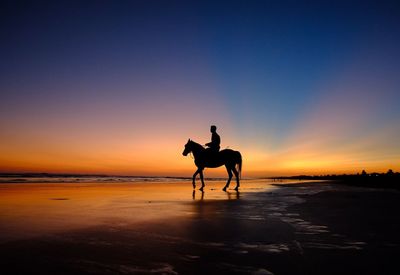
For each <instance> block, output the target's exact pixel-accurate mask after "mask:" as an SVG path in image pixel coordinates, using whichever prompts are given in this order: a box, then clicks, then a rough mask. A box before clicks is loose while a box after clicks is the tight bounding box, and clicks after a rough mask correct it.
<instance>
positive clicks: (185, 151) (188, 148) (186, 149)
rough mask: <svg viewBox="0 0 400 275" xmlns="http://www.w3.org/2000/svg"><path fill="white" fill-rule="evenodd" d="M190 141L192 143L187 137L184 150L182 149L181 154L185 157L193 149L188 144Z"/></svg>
mask: <svg viewBox="0 0 400 275" xmlns="http://www.w3.org/2000/svg"><path fill="white" fill-rule="evenodd" d="M191 143H192V141H191V140H190V138H189V139H188V142H187V143H186V145H185V150H183V153H182V155H184V156H185V157H186V156H187V155H188V154H189V153H190V152H192V150H193V148H192V146H190V145H191Z"/></svg>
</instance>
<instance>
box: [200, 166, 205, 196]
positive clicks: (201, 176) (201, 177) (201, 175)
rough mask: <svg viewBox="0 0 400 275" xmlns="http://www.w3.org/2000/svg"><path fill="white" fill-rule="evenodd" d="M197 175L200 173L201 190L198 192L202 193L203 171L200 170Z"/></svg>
mask: <svg viewBox="0 0 400 275" xmlns="http://www.w3.org/2000/svg"><path fill="white" fill-rule="evenodd" d="M199 170H200V168H199ZM199 173H200V179H201V188H200V189H199V190H200V191H203V189H204V177H203V169H201V170H200V172H199Z"/></svg>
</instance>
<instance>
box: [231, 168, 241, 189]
mask: <svg viewBox="0 0 400 275" xmlns="http://www.w3.org/2000/svg"><path fill="white" fill-rule="evenodd" d="M232 171H233V173H234V174H235V177H236V187H235V190H236V191H239V186H240V183H239V172H238V171H237V170H236V168H235V166H233V168H232Z"/></svg>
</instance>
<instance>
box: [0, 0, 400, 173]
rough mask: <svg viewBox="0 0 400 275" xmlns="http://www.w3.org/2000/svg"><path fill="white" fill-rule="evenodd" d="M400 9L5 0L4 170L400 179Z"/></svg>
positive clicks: (0, 100)
mask: <svg viewBox="0 0 400 275" xmlns="http://www.w3.org/2000/svg"><path fill="white" fill-rule="evenodd" d="M399 3H400V2H398V1H372V2H370V1H226V2H224V1H209V2H207V1H198V2H193V1H152V0H148V1H65V2H63V1H48V2H46V1H2V2H1V4H0V35H1V43H0V172H61V173H95V174H118V175H167V176H191V175H192V173H193V172H194V169H195V167H194V164H193V160H192V159H191V158H190V157H189V156H188V157H183V156H182V151H183V146H184V144H185V143H186V141H187V140H188V138H191V139H193V140H195V141H198V142H200V143H202V144H204V143H206V142H209V140H210V136H211V135H210V132H209V127H210V125H211V124H215V125H217V127H218V133H219V134H220V136H221V140H222V143H221V148H227V147H229V148H232V149H236V150H239V151H241V153H242V155H243V159H244V164H243V175H244V176H249V177H253V176H274V175H293V174H327V173H353V172H360V171H361V170H362V169H365V170H367V171H369V172H373V171H377V172H385V171H387V170H388V169H393V170H395V171H399V170H400V145H399V140H400V4H399ZM225 173H226V172H225V170H224V169H222V168H220V169H215V170H214V171H212V170H207V171H206V176H215V175H225Z"/></svg>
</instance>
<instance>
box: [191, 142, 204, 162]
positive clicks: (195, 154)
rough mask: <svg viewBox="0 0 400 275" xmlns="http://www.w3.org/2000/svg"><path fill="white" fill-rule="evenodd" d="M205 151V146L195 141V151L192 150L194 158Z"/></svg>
mask: <svg viewBox="0 0 400 275" xmlns="http://www.w3.org/2000/svg"><path fill="white" fill-rule="evenodd" d="M204 150H205V149H204V147H203V146H201V145H200V144H198V143H196V142H194V141H193V149H192V152H193V156H194V158H196V157H197V156H198V155H199V154H200V153H201V152H202V151H204Z"/></svg>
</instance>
